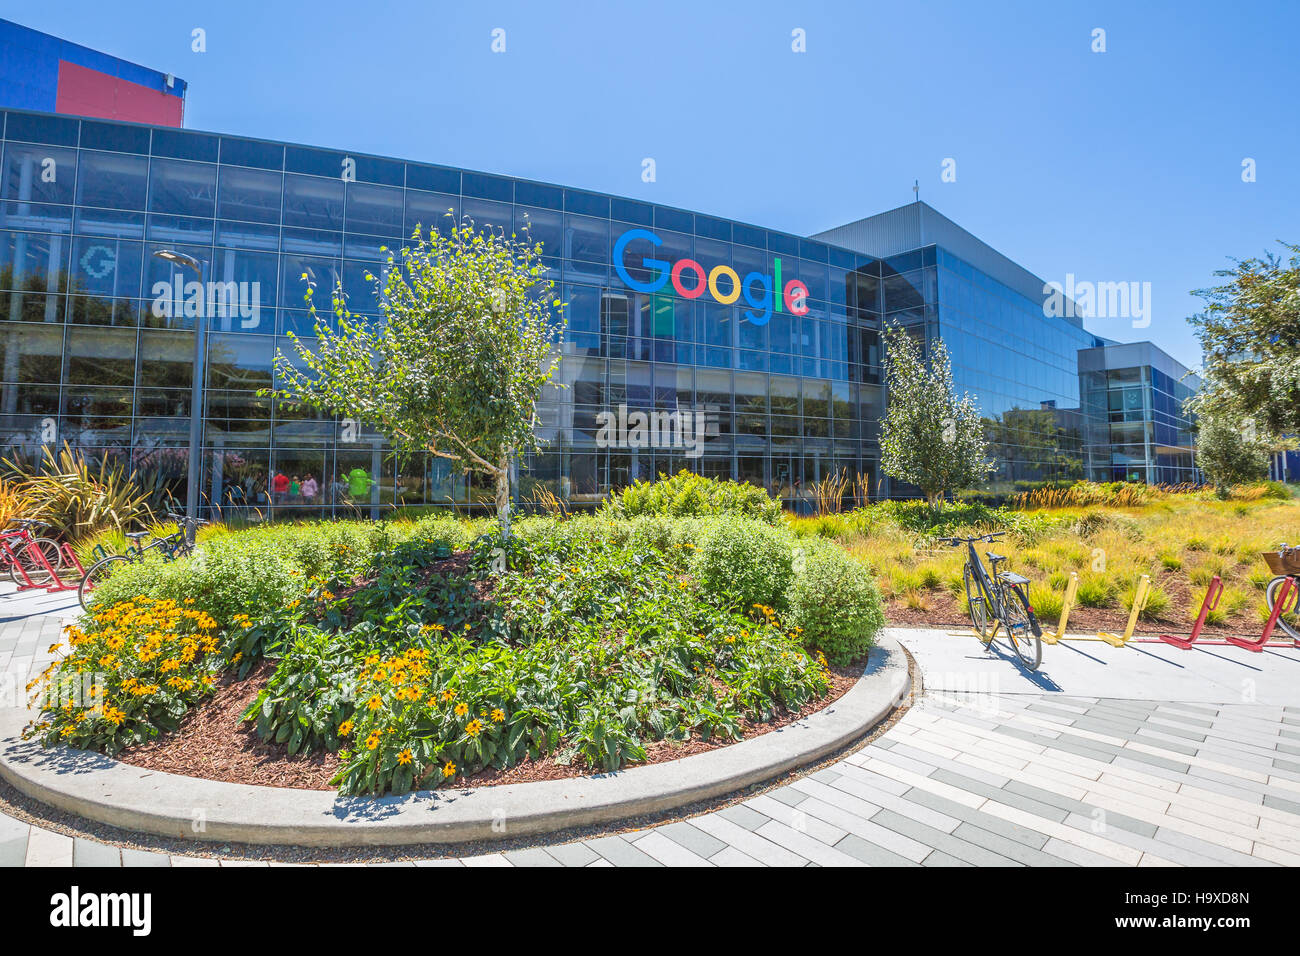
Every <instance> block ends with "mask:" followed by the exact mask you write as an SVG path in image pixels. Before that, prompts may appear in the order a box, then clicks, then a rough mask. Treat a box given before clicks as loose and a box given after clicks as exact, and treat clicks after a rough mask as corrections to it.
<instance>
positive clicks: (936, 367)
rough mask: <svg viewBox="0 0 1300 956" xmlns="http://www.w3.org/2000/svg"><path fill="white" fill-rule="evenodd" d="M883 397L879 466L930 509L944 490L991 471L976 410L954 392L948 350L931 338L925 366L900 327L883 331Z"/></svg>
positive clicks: (964, 485)
mask: <svg viewBox="0 0 1300 956" xmlns="http://www.w3.org/2000/svg"><path fill="white" fill-rule="evenodd" d="M885 376H886V388H887V395H888V401H887V404H886V407H885V417H884V418H883V419H881V422H880V467H881V469H882V470H883V471H884V472H885V474H887V475H889V476H891V477H893V478H897V479H899V480H900V481H906V482H908V483H910V484H913V485H916V486H917V487H918V488H920V489H921V492H922V493H923V494H924V495H925V498H926V500H927V501H928V502H929V503H930V506H931V507H936V506H937V505H938V502H939V500H940V499H941V498H942V497H943V495H944V494H945V493H947V492H952V491H958V490H960V489H962V488H969V487H970V486H971V485H974V484H977V483H978V482H980V481H983V480H984V478H986V477H987V476H988V474H989V472H991V471H992V470H993V462H991V461H989V460H988V459H987V458H986V457H985V455H984V430H983V427H982V425H981V422H980V415H979V410H978V409H977V408H976V407H975V402H974V401H973V400H972V399H971V397H970V396H969V395H962V396H961V397H960V398H959V397H958V396H957V394H956V392H955V391H954V389H953V384H952V365H951V363H950V361H949V359H948V348H947V346H945V345H944V344H943V340H942V339H935V341H934V345H933V347H932V348H931V349H930V362H929V365H928V367H927V365H926V363H925V362H924V361H923V360H922V358H921V348H920V346H919V345H918V344H917V343H916V340H915V339H913V338H912V337H911V336H910V335H908V334H907V332H906V331H904V330H903V329H902V328H900V327H898V326H894V327H893V328H891V329H887V330H886V331H885Z"/></svg>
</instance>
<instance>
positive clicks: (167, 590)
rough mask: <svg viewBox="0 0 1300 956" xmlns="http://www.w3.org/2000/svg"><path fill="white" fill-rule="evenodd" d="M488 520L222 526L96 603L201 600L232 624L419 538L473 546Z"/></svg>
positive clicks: (118, 576) (143, 567)
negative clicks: (225, 528) (189, 549)
mask: <svg viewBox="0 0 1300 956" xmlns="http://www.w3.org/2000/svg"><path fill="white" fill-rule="evenodd" d="M480 525H482V522H477V523H475V522H466V521H459V520H457V519H456V518H452V517H441V516H434V517H429V518H421V519H420V520H418V521H410V522H397V523H389V522H369V521H317V522H310V523H302V524H287V523H286V524H266V525H260V526H258V527H255V528H246V529H243V530H240V531H218V532H216V533H215V534H212V535H210V536H208V537H206V538H204V539H203V541H202V542H201V545H200V547H199V549H198V550H197V551H196V552H195V554H194V555H192V556H191V557H188V558H181V559H180V560H178V561H174V562H165V561H163V560H162V558H161V557H160V556H158V555H156V554H151V555H150V556H149V557H148V558H147V559H146V560H144V561H142V562H138V563H132V564H126V565H123V566H121V567H119V568H117V569H115V570H114V572H113V573H112V575H111V576H110V577H109V578H108V580H107V581H105V582H104V583H102V584H101V585H100V586H99V587H97V588H96V589H95V595H94V604H93V605H92V606H100V605H103V606H107V605H108V604H112V603H114V602H117V601H122V600H127V599H130V598H133V597H136V596H137V595H144V596H147V597H152V598H158V599H163V598H170V599H172V600H176V601H181V600H184V599H186V598H191V599H193V603H194V606H195V607H197V608H199V609H200V610H202V611H206V612H207V613H208V614H211V615H212V616H213V617H214V618H216V619H217V621H218V622H219V623H220V624H221V625H223V626H225V625H227V624H228V623H229V622H230V620H231V618H232V617H233V616H234V615H236V614H240V613H244V614H249V615H252V616H254V617H257V616H260V615H263V614H266V613H269V612H270V611H272V610H274V609H277V608H281V607H283V606H284V605H286V604H287V603H288V602H289V601H292V600H293V599H294V598H297V597H301V596H302V595H304V594H306V593H307V591H308V590H309V589H310V587H311V583H312V581H313V579H316V580H321V579H329V578H339V577H346V576H349V575H354V574H357V573H360V572H361V571H362V570H363V569H365V568H366V567H368V566H369V564H370V562H371V560H372V558H373V557H374V555H376V554H378V553H382V552H387V551H390V550H391V549H393V548H395V547H397V546H399V545H401V544H402V543H403V542H408V541H416V542H423V543H426V544H433V545H435V546H436V545H441V546H444V547H446V548H448V549H450V550H453V551H457V550H461V549H463V548H466V547H468V546H469V543H470V542H471V541H472V540H473V539H474V537H475V534H476V533H477V531H478V530H479V527H480Z"/></svg>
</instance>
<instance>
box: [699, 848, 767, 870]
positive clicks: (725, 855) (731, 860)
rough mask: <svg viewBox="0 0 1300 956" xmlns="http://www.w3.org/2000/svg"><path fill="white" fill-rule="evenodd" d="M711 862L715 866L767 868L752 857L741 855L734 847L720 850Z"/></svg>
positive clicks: (710, 859) (711, 858)
mask: <svg viewBox="0 0 1300 956" xmlns="http://www.w3.org/2000/svg"><path fill="white" fill-rule="evenodd" d="M709 862H710V863H712V864H713V865H714V866H766V864H764V863H760V862H759V861H758V860H756V859H754V858H753V857H752V856H749V855H747V854H744V853H741V852H740V851H739V850H737V849H736V848H735V847H734V846H729V847H726V848H725V849H722V850H719V851H718V852H717V853H716V854H714V855H713V856H712V857H710V858H709Z"/></svg>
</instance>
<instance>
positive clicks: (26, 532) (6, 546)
mask: <svg viewBox="0 0 1300 956" xmlns="http://www.w3.org/2000/svg"><path fill="white" fill-rule="evenodd" d="M13 524H15V525H17V530H13V531H10V530H7V529H6V530H5V531H0V568H3V570H4V571H5V572H7V573H8V575H9V577H10V579H11V580H12V581H13V582H14V584H17V585H18V586H19V587H25V586H30V585H35V586H37V587H40V586H43V585H46V584H48V583H49V582H50V580H51V579H52V578H54V577H55V576H57V574H58V573H59V570H60V569H61V568H62V567H63V547H62V546H61V545H60V544H59V542H57V541H55V540H54V539H53V538H50V537H45V536H39V537H38V536H37V535H36V534H34V533H33V531H32V529H33V528H48V527H49V525H47V524H45V523H44V522H43V521H36V520H34V519H32V518H18V519H15V520H14V522H13Z"/></svg>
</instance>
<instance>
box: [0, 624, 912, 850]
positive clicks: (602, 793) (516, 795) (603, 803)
mask: <svg viewBox="0 0 1300 956" xmlns="http://www.w3.org/2000/svg"><path fill="white" fill-rule="evenodd" d="M909 686H910V679H909V677H908V666H907V657H906V655H905V654H904V652H903V649H902V648H901V646H900V645H899V644H898V642H897V641H896V640H894V639H893V638H892V637H889V636H888V635H886V634H884V633H883V632H882V633H881V634H880V636H879V639H878V645H877V646H876V647H875V648H873V649H872V651H871V654H870V656H869V657H868V659H867V666H866V669H865V670H864V671H863V675H862V677H861V678H860V679H859V680H858V682H857V684H855V685H854V686H853V687H852V688H851V689H850V690H849V691H848V693H846V694H845V695H844V696H843V697H841V698H840V699H839V700H837V701H835V702H834V703H833V704H831V705H829V706H828V707H826V708H824V709H823V710H819V711H817V712H816V713H814V714H810V715H809V716H808V717H806V718H804V719H803V720H800V721H797V722H795V723H793V724H789V725H787V726H785V727H782V728H781V729H780V730H775V731H772V732H770V733H766V734H763V735H761V736H759V737H754V738H752V739H750V740H744V741H741V742H740V743H737V744H732V745H731V746H729V747H724V748H720V749H718V750H713V751H709V752H707V753H702V754H696V755H694V756H691V757H683V758H682V759H680V760H673V761H669V762H666V763H658V764H651V765H649V766H644V767H634V768H632V769H629V770H623V771H619V772H617V773H609V774H597V775H595V776H590V777H579V778H573V779H567V780H548V781H544V782H540V783H525V784H513V785H508V786H499V787H480V788H477V789H473V790H436V791H428V790H426V791H420V792H417V793H411V794H407V795H406V796H403V797H381V798H375V797H340V796H338V795H337V794H335V793H334V792H332V791H320V790H291V789H285V788H281V787H259V786H251V785H248V784H237V783H222V782H219V781H215V780H201V779H198V778H195V777H184V776H180V775H177V774H170V773H161V772H158V771H153V770H147V769H144V768H142V767H134V766H131V765H130V764H125V763H120V762H119V761H116V760H112V759H110V758H108V757H104V756H102V755H100V754H94V753H90V752H88V751H74V750H66V749H63V748H55V749H49V750H47V749H44V748H42V747H40V746H39V745H38V744H36V743H35V742H30V741H23V740H21V737H20V733H21V730H22V727H23V725H24V724H25V723H26V721H27V719H28V714H27V712H26V711H25V710H23V709H13V708H7V709H5V710H3V711H0V740H2V741H3V742H2V743H0V778H3V779H4V780H5V781H6V782H8V783H9V784H11V785H12V786H13V787H15V788H16V789H18V790H19V791H21V792H22V793H24V794H26V795H27V796H29V797H32V798H33V799H36V800H40V801H42V802H43V803H47V804H49V805H50V806H53V807H56V808H58V809H60V810H64V811H67V812H70V813H75V814H78V815H80V816H83V817H87V818H89V819H91V820H96V821H99V822H101V823H107V824H111V825H113V826H118V827H122V828H123V829H127V830H137V831H143V832H145V833H153V834H157V835H160V836H166V837H176V838H180V839H198V840H212V841H218V842H237V843H253V844H267V843H271V844H296V845H306V846H395V845H402V844H415V843H460V842H465V841H470V840H490V839H494V838H504V837H508V836H509V837H514V836H523V835H529V834H536V833H546V832H550V831H554V830H562V829H567V828H569V827H576V826H587V825H590V824H597V823H609V822H612V821H615V820H620V819H625V818H627V817H633V816H638V815H640V814H646V813H654V812H657V811H662V810H669V809H672V808H674V807H680V806H684V805H686V804H689V803H694V802H695V801H698V800H707V799H710V798H712V797H718V796H722V795H724V794H727V793H731V792H733V791H735V790H739V789H742V788H743V787H747V786H749V785H751V784H755V783H761V782H763V781H767V780H771V779H772V778H774V777H777V776H779V775H780V774H782V773H785V772H787V771H789V770H793V769H796V768H798V767H801V766H806V765H808V764H810V763H814V762H816V761H817V760H818V759H819V758H821V757H823V756H825V755H826V754H828V753H832V752H834V751H835V750H838V749H840V748H841V747H844V746H845V745H847V744H849V743H852V742H853V741H854V740H855V739H857V738H859V737H861V736H862V735H863V734H865V733H866V732H867V731H868V730H869V729H870V728H871V727H873V726H874V725H875V724H877V723H878V722H879V721H880V720H882V719H883V718H884V717H885V716H887V715H888V714H889V712H890V711H891V710H892V709H893V708H894V707H895V706H896V705H897V704H899V703H901V702H902V700H903V699H904V696H905V695H906V694H907V691H908V689H909Z"/></svg>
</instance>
